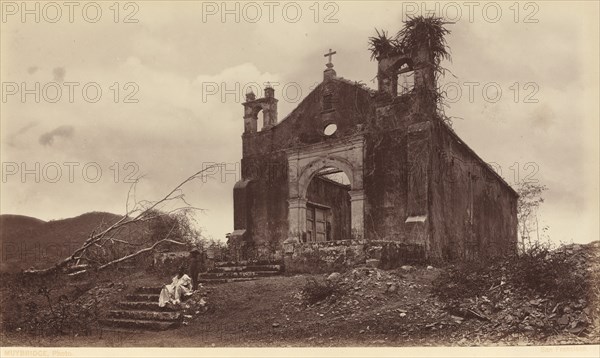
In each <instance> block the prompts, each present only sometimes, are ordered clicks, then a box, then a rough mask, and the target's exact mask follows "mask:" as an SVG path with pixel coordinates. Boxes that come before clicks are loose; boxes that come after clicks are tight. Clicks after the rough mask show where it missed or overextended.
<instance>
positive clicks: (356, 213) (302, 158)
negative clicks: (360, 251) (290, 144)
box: [288, 137, 365, 242]
mask: <svg viewBox="0 0 600 358" xmlns="http://www.w3.org/2000/svg"><path fill="white" fill-rule="evenodd" d="M363 143H364V141H363V139H362V137H359V138H355V139H353V140H348V139H346V140H345V141H343V142H340V143H333V144H329V145H328V146H325V145H318V144H317V145H313V146H312V147H306V148H303V149H302V150H296V151H289V152H288V165H289V172H288V180H289V182H288V185H289V199H288V208H289V211H288V226H289V238H296V239H297V240H298V241H300V242H309V241H313V242H318V241H327V218H329V219H330V223H329V225H330V226H331V228H330V236H329V238H330V239H331V240H345V239H363V238H364V199H365V196H364V190H363ZM336 180H340V181H341V182H336ZM344 181H345V182H344ZM324 188H329V193H327V194H326V195H325V198H323V195H321V198H319V195H318V194H319V191H321V193H324V192H325V191H327V189H324ZM332 193H339V194H340V195H342V194H343V199H344V200H343V201H339V199H338V201H339V202H340V203H343V204H342V205H347V207H346V209H344V208H343V207H342V208H341V209H339V208H334V204H335V200H332V199H331V198H329V199H328V198H327V196H331V195H332ZM319 199H321V200H319ZM345 200H348V201H345ZM324 201H325V202H324ZM327 201H328V202H329V203H330V204H328V203H327ZM318 209H320V211H319V210H318ZM348 216H349V217H348ZM336 217H337V219H336ZM344 218H347V219H344ZM334 220H336V222H335V224H336V227H335V228H334V227H333V225H334V222H333V221H334ZM347 221H349V225H348V224H347ZM323 225H325V226H323ZM317 226H318V227H317ZM334 229H335V231H333V230H334ZM323 239H324V240H323Z"/></svg>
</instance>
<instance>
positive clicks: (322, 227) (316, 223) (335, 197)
mask: <svg viewBox="0 0 600 358" xmlns="http://www.w3.org/2000/svg"><path fill="white" fill-rule="evenodd" d="M349 192H350V179H349V178H348V176H347V175H346V174H345V173H344V172H343V171H342V170H339V169H337V168H335V167H325V168H323V169H321V170H319V171H318V172H317V173H315V175H314V176H313V177H312V179H311V180H310V182H309V184H308V186H307V188H306V235H305V237H303V238H302V239H303V240H304V241H305V242H322V241H337V240H348V239H350V238H352V231H351V227H352V225H351V202H350V193H349Z"/></svg>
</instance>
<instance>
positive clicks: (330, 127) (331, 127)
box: [323, 123, 337, 136]
mask: <svg viewBox="0 0 600 358" xmlns="http://www.w3.org/2000/svg"><path fill="white" fill-rule="evenodd" d="M335 131H337V125H335V124H334V123H331V124H328V125H327V126H326V127H325V129H324V130H323V134H325V135H326V136H330V135H333V133H335Z"/></svg>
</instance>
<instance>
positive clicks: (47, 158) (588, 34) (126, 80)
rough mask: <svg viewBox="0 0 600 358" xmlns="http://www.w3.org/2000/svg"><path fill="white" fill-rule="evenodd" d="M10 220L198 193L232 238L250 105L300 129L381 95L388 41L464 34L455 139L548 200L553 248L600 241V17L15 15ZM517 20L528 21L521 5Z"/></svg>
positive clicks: (221, 233) (86, 9)
mask: <svg viewBox="0 0 600 358" xmlns="http://www.w3.org/2000/svg"><path fill="white" fill-rule="evenodd" d="M1 4H2V22H1V23H0V25H1V27H0V30H1V31H0V32H1V34H0V41H1V43H0V50H1V51H0V52H1V55H0V61H1V62H0V77H1V82H2V101H1V102H0V105H1V110H0V118H1V127H0V129H1V132H0V141H1V145H0V157H1V161H2V183H1V186H0V189H1V192H0V194H1V199H0V204H1V205H0V212H1V213H2V214H21V215H29V216H33V217H37V218H40V219H43V220H53V219H61V218H68V217H73V216H77V215H80V214H82V213H85V212H88V211H108V212H113V213H117V214H123V213H124V212H125V210H126V205H125V204H126V198H127V193H128V191H129V188H130V187H131V182H132V179H134V178H136V177H138V176H142V178H141V179H140V182H139V183H138V185H137V187H136V198H138V199H147V200H153V199H158V198H160V197H162V196H164V195H165V194H166V193H167V192H169V191H170V190H171V189H172V188H173V187H174V186H176V185H177V184H179V183H180V182H181V181H182V180H184V179H185V178H187V177H188V176H189V175H191V174H193V173H195V172H197V171H199V170H201V169H203V168H204V167H206V166H207V165H210V163H226V164H227V165H226V169H224V170H219V171H218V172H211V174H210V175H209V176H207V177H206V178H205V179H206V180H196V181H194V182H191V183H189V184H187V185H186V186H185V187H184V188H183V190H184V192H185V194H186V199H187V201H188V202H189V203H190V204H191V205H192V206H195V207H199V208H202V209H204V210H203V211H202V212H198V213H197V215H196V220H197V223H198V225H199V226H201V227H202V229H203V231H204V234H205V235H207V236H210V237H213V238H215V239H219V240H220V239H224V237H225V234H226V233H228V232H231V231H232V229H233V195H232V192H233V186H234V184H235V182H236V181H237V180H239V179H240V172H239V161H240V159H241V134H242V131H243V119H242V116H243V107H242V105H241V103H242V102H243V99H244V93H245V92H246V91H247V90H248V89H254V91H255V92H257V91H262V88H263V87H264V86H265V84H266V83H267V82H268V83H270V84H271V85H272V86H273V87H274V88H275V95H276V97H277V98H278V99H279V108H278V111H279V119H280V120H281V119H282V118H284V117H285V115H286V114H288V113H289V112H290V111H291V110H292V109H293V108H294V107H295V106H296V105H297V104H298V103H299V102H300V101H301V100H302V98H304V97H306V95H307V94H308V93H309V92H310V90H311V89H312V88H314V86H315V85H316V84H318V83H319V82H320V81H321V80H322V77H323V70H324V69H325V63H326V62H327V59H326V58H325V57H324V54H325V53H327V52H328V51H329V49H333V50H334V51H336V52H337V54H336V55H334V56H333V63H334V65H335V70H336V71H337V75H338V76H341V77H344V78H346V79H350V80H353V81H360V82H362V83H364V84H365V85H367V86H369V87H371V88H375V87H376V82H375V74H376V67H377V65H376V62H373V61H371V59H370V53H369V52H368V50H367V48H368V38H369V36H373V35H374V34H375V29H376V28H377V29H384V30H387V31H388V32H389V33H390V34H395V33H396V32H397V31H398V30H400V28H401V27H402V21H403V20H405V19H406V18H407V16H410V15H413V16H414V15H420V14H423V15H427V14H429V12H430V11H434V12H435V13H436V15H437V16H443V17H444V18H446V19H447V20H448V21H449V22H451V24H448V25H447V28H448V29H449V30H450V31H451V34H449V35H448V36H447V41H448V45H449V47H450V49H451V53H452V61H451V62H450V61H446V62H444V63H443V66H444V67H445V68H447V69H448V71H446V74H445V76H444V77H443V78H442V79H440V83H439V85H440V86H441V87H442V88H443V89H444V90H445V93H446V97H447V98H446V103H447V105H448V106H447V107H446V108H445V112H446V115H448V116H450V117H451V119H452V122H453V128H454V130H455V131H456V132H457V133H458V135H459V136H460V137H461V138H462V139H463V140H464V141H465V142H466V143H467V144H468V145H469V146H470V147H471V148H473V149H474V150H475V151H476V152H477V153H478V154H479V156H480V157H482V158H483V159H484V160H485V161H487V162H490V163H494V164H493V165H494V167H495V168H496V170H497V171H498V172H499V173H500V174H501V175H502V176H503V177H504V178H505V179H506V181H507V182H509V183H510V184H512V185H513V186H514V184H515V183H516V182H518V181H520V180H537V181H538V182H539V183H540V184H543V185H546V186H547V187H548V190H547V191H546V192H545V193H544V197H545V202H544V203H543V204H542V207H541V208H540V212H539V219H540V225H541V226H545V225H547V226H548V227H549V230H548V235H549V236H550V238H551V240H553V241H554V242H557V243H558V242H571V241H573V242H579V243H585V242H589V241H593V240H597V239H598V215H599V212H598V211H599V210H598V197H599V188H598V182H599V174H598V168H599V155H598V153H599V147H598V142H599V141H598V138H599V137H598V134H599V128H598V123H599V120H598V119H599V111H598V98H599V93H598V87H599V73H598V68H599V62H598V53H599V49H598V33H599V29H598V18H597V16H598V2H595V1H589V2H588V1H582V2H577V1H569V2H560V1H547V2H544V1H542V2H536V3H532V2H521V3H515V2H512V1H511V2H502V1H499V2H451V3H442V2H422V1H418V2H399V1H388V2H377V1H369V2H360V1H340V2H314V1H308V2H278V1H274V2H249V3H248V2H227V3H223V2H220V1H219V2H195V1H174V2H160V1H133V2H120V3H118V6H115V5H114V2H113V1H109V2H105V1H96V2H77V1H75V2H73V5H64V4H65V3H63V2H55V3H52V4H54V5H47V3H42V2H31V3H28V5H27V6H28V7H27V8H23V6H22V5H21V2H20V1H19V2H11V1H2V3H1ZM515 4H517V5H515Z"/></svg>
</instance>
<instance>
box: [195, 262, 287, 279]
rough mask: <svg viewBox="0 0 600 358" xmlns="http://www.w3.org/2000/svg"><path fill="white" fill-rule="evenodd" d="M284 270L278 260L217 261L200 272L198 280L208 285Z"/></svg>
mask: <svg viewBox="0 0 600 358" xmlns="http://www.w3.org/2000/svg"><path fill="white" fill-rule="evenodd" d="M282 272H283V265H282V264H281V263H279V262H277V261H273V262H267V261H265V262H256V261H238V262H217V263H215V266H214V267H213V268H211V269H210V270H208V271H207V272H204V273H202V274H200V275H199V280H198V281H199V282H200V283H203V284H207V285H212V284H219V283H229V282H243V281H251V280H256V279H258V278H261V277H268V276H276V275H280V274H281V273H282Z"/></svg>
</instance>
